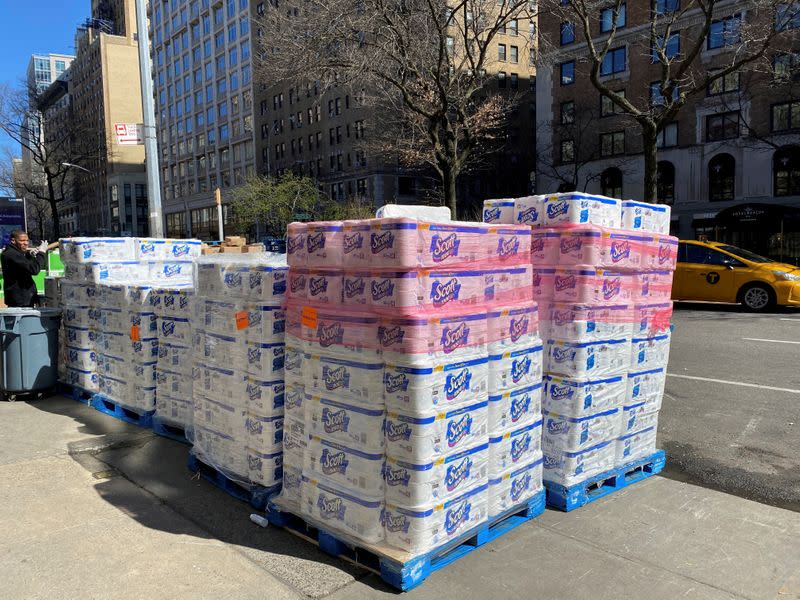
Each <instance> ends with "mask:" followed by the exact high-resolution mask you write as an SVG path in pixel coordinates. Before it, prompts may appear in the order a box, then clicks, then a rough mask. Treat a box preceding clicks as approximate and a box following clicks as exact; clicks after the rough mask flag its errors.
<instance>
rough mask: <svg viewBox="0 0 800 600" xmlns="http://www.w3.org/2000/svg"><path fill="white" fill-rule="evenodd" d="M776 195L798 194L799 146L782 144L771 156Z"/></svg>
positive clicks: (799, 187)
mask: <svg viewBox="0 0 800 600" xmlns="http://www.w3.org/2000/svg"><path fill="white" fill-rule="evenodd" d="M772 176H773V179H774V186H775V195H776V196H800V147H798V146H784V147H783V148H780V149H778V150H776V151H775V154H774V155H773V156H772Z"/></svg>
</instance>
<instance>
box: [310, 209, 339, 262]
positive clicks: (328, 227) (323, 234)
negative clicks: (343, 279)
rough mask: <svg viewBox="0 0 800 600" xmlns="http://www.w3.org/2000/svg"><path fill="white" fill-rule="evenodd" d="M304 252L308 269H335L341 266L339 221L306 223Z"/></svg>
mask: <svg viewBox="0 0 800 600" xmlns="http://www.w3.org/2000/svg"><path fill="white" fill-rule="evenodd" d="M307 227H308V229H307V234H306V252H307V253H308V266H309V267H322V268H325V267H328V268H336V267H341V266H342V260H343V252H342V247H343V239H342V238H343V230H344V223H342V222H341V221H320V222H318V223H308V224H307Z"/></svg>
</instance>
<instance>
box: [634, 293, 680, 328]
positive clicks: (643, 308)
mask: <svg viewBox="0 0 800 600" xmlns="http://www.w3.org/2000/svg"><path fill="white" fill-rule="evenodd" d="M672 307H673V305H672V302H671V301H670V302H655V303H648V304H637V305H635V306H634V330H633V335H634V337H648V336H651V335H655V334H658V333H662V332H664V331H667V330H668V329H669V323H670V320H671V319H672Z"/></svg>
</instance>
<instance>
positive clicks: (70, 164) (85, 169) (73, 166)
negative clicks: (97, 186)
mask: <svg viewBox="0 0 800 600" xmlns="http://www.w3.org/2000/svg"><path fill="white" fill-rule="evenodd" d="M61 166H62V167H67V168H68V169H69V168H70V167H72V168H74V169H80V170H81V171H86V172H87V173H89V174H90V175H91V174H92V172H91V171H90V170H89V169H87V168H86V167H82V166H80V165H74V164H72V163H68V162H62V163H61Z"/></svg>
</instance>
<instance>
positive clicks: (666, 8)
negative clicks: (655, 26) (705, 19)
mask: <svg viewBox="0 0 800 600" xmlns="http://www.w3.org/2000/svg"><path fill="white" fill-rule="evenodd" d="M680 9H681V0H656V14H657V15H665V14H668V13H674V12H677V11H679V10H680Z"/></svg>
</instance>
